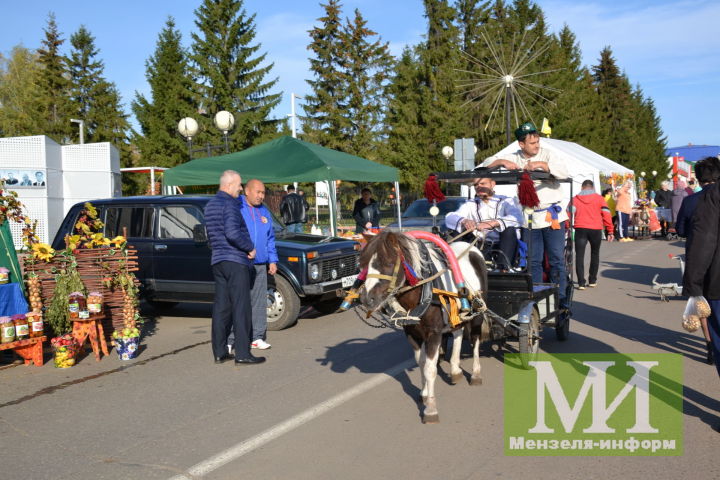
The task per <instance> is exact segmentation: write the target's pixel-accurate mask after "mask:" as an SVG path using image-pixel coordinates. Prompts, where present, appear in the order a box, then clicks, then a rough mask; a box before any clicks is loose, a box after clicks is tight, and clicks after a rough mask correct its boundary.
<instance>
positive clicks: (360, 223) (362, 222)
mask: <svg viewBox="0 0 720 480" xmlns="http://www.w3.org/2000/svg"><path fill="white" fill-rule="evenodd" d="M353 218H354V219H355V233H357V234H361V233H363V232H365V231H366V230H369V229H371V228H378V227H379V226H380V207H379V206H378V204H377V202H376V201H375V199H374V198H372V192H371V191H370V189H369V188H363V189H362V190H361V191H360V198H358V199H357V200H355V205H353Z"/></svg>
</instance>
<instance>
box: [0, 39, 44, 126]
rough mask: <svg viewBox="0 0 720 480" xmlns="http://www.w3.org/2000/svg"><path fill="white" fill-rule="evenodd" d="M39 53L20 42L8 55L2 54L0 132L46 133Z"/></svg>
mask: <svg viewBox="0 0 720 480" xmlns="http://www.w3.org/2000/svg"><path fill="white" fill-rule="evenodd" d="M39 77H40V67H39V64H38V58H37V55H35V54H34V53H32V52H31V51H30V50H28V49H27V48H25V47H23V46H21V45H18V46H16V47H14V48H13V49H12V52H11V54H10V58H9V59H5V58H4V57H3V56H2V55H0V136H3V137H16V136H25V135H42V134H43V133H44V131H43V128H44V122H43V113H44V109H43V104H42V102H41V100H40V99H41V98H42V91H41V90H40V87H39V86H38V84H39Z"/></svg>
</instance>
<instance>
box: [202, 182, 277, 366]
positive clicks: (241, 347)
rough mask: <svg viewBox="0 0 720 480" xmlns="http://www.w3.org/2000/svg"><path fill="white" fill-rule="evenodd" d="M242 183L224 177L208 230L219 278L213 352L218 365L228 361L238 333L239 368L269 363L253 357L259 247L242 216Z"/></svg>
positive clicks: (207, 215) (210, 209) (211, 204)
mask: <svg viewBox="0 0 720 480" xmlns="http://www.w3.org/2000/svg"><path fill="white" fill-rule="evenodd" d="M241 191H242V179H241V178H240V174H238V173H237V172H236V171H234V170H226V171H225V172H223V174H222V176H221V177H220V188H219V190H218V192H217V194H216V195H215V196H214V197H213V198H212V199H210V201H209V202H208V203H207V205H206V206H205V227H206V229H207V234H208V241H209V242H210V248H211V249H212V257H211V260H210V263H211V265H212V269H213V277H214V278H215V303H214V304H213V313H212V336H211V338H212V349H213V355H214V357H215V363H223V362H224V361H225V360H227V359H228V356H227V354H226V345H227V341H228V335H229V334H230V330H231V328H232V329H234V330H235V343H234V346H235V365H253V364H258V363H262V362H264V361H265V358H264V357H254V356H253V355H252V354H251V353H250V332H251V330H252V311H251V308H250V294H249V292H250V289H251V288H252V276H251V275H252V274H253V273H254V271H252V270H251V269H252V268H253V265H252V260H253V258H255V247H254V245H253V243H252V239H251V238H250V235H249V233H248V229H247V226H246V225H245V220H243V217H242V214H241V213H240V208H239V202H238V199H237V197H238V196H239V195H240V192H241Z"/></svg>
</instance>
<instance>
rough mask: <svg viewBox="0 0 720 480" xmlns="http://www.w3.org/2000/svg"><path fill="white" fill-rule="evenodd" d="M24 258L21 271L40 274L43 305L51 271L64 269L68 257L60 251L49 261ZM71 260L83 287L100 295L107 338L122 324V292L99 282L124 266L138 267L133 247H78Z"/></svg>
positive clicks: (50, 289)
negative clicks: (74, 261)
mask: <svg viewBox="0 0 720 480" xmlns="http://www.w3.org/2000/svg"><path fill="white" fill-rule="evenodd" d="M28 259H29V258H28V257H26V258H25V261H24V263H25V264H24V267H25V272H26V273H30V272H32V273H35V274H36V275H37V276H38V278H40V287H41V296H42V302H43V305H44V306H47V305H49V304H50V300H51V299H52V297H53V293H54V292H55V272H57V271H58V270H61V269H64V268H65V267H66V264H67V263H68V262H70V261H71V260H70V259H69V258H66V257H63V256H62V255H56V256H55V257H53V260H52V261H50V262H43V261H38V262H35V263H30V262H28ZM75 260H76V262H77V270H78V273H79V274H80V278H81V279H82V282H83V284H84V285H85V288H86V289H87V291H88V292H100V293H102V295H103V302H104V305H103V309H104V311H105V313H106V315H105V320H104V321H103V327H104V330H105V336H106V337H107V338H110V336H111V335H112V333H113V331H114V330H115V329H121V328H123V326H124V323H123V292H122V290H121V289H119V288H117V289H115V290H110V289H108V288H107V287H106V286H105V285H104V284H103V279H104V278H108V277H112V276H114V275H115V274H116V273H118V272H119V271H121V270H122V269H123V268H124V266H127V269H128V270H129V271H131V272H136V271H137V270H138V268H137V250H135V249H133V248H132V247H130V246H129V247H128V248H127V250H126V251H125V252H123V251H122V250H119V249H111V248H110V247H98V248H91V249H81V250H77V251H76V253H75ZM135 284H136V285H139V281H138V280H137V279H135Z"/></svg>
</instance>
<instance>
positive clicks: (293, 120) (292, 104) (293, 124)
mask: <svg viewBox="0 0 720 480" xmlns="http://www.w3.org/2000/svg"><path fill="white" fill-rule="evenodd" d="M296 98H303V97H302V96H300V95H298V94H297V93H295V92H293V93H291V94H290V113H289V114H288V117H290V129H291V131H292V137H293V138H297V127H296V120H297V114H295V99H296ZM325 183H326V184H327V191H328V192H329V191H330V184H329V183H327V182H325ZM293 187H295V190H296V191H297V188H298V183H297V182H293ZM316 188H317V187H316ZM317 219H318V208H317V195H316V196H315V221H316V222H317Z"/></svg>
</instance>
